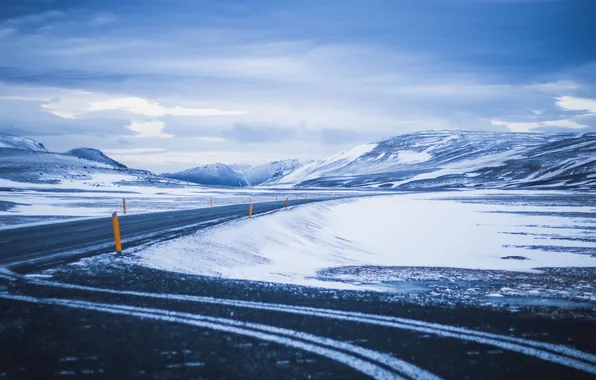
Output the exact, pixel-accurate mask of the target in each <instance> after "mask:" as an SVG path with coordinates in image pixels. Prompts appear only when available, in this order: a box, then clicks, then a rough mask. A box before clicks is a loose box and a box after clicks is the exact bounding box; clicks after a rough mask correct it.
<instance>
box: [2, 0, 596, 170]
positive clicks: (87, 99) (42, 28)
mask: <svg viewBox="0 0 596 380" xmlns="http://www.w3.org/2000/svg"><path fill="white" fill-rule="evenodd" d="M594 14H596V2H595V1H593V0H577V1H574V0H429V1H423V0H403V1H393V0H368V1H350V0H341V1H340V0H325V1H322V0H316V1H315V0H301V1H282V0H278V1H274V0H270V1H257V0H251V1H222V0H219V1H208V0H202V1H201V0H133V1H110V0H101V1H100V0H97V1H82V0H54V1H52V0H36V1H34V0H14V1H12V0H8V1H7V0H4V1H3V3H2V7H1V9H0V51H1V52H2V57H1V58H0V132H8V133H14V134H21V135H25V136H29V137H33V138H35V139H37V140H40V141H42V142H43V143H44V144H46V146H47V147H48V148H49V149H51V150H55V151H65V150H68V149H71V148H74V147H78V146H91V147H95V148H99V149H102V150H104V151H106V152H107V153H108V154H109V155H111V156H113V157H114V158H116V159H119V160H121V161H123V162H124V163H126V164H129V165H132V166H135V167H141V168H147V169H151V170H155V171H157V172H161V171H171V170H178V169H183V168H187V167H192V166H196V165H198V164H204V163H211V162H217V161H220V162H224V163H233V162H248V163H258V162H264V161H268V160H275V159H286V158H299V159H311V158H312V159H316V158H321V157H324V156H326V155H329V154H333V153H336V152H337V151H340V150H342V149H345V148H349V147H351V146H353V145H356V144H359V143H363V142H367V141H371V140H375V139H379V138H382V137H386V136H392V135H398V134H402V133H408V132H413V131H418V130H428V129H465V130H489V131H536V132H558V131H570V132H595V131H596V47H595V46H596V45H595V44H594V41H593V36H595V35H596V26H595V25H594V24H596V23H594V22H593V15H594Z"/></svg>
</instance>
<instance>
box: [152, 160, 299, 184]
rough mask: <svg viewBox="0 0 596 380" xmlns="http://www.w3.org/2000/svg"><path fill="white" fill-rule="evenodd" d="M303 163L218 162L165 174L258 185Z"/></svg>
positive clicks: (200, 181)
mask: <svg viewBox="0 0 596 380" xmlns="http://www.w3.org/2000/svg"><path fill="white" fill-rule="evenodd" d="M302 165H303V163H302V162H300V161H298V160H284V161H274V162H269V163H266V164H262V165H256V166H251V165H245V164H231V165H226V164H222V163H216V164H209V165H203V166H199V167H196V168H192V169H187V170H183V171H181V172H177V173H164V174H163V176H165V177H168V178H174V179H178V180H182V181H187V182H193V183H198V184H202V185H210V186H232V187H244V186H257V185H261V184H265V183H267V182H269V181H272V180H277V179H279V178H281V177H283V176H285V175H287V174H289V173H291V172H293V171H294V170H296V169H297V168H299V167H300V166H302Z"/></svg>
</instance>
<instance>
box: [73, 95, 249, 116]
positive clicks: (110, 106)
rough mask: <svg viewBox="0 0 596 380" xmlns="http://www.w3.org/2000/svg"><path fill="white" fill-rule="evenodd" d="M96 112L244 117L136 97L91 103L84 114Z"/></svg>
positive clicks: (234, 111)
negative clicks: (168, 105) (162, 103)
mask: <svg viewBox="0 0 596 380" xmlns="http://www.w3.org/2000/svg"><path fill="white" fill-rule="evenodd" d="M98 111H125V112H129V113H132V114H136V115H143V116H149V117H162V116H166V115H171V116H229V115H245V114H246V113H247V112H246V111H242V110H231V111H226V110H221V109H217V108H186V107H179V106H176V107H171V108H168V107H164V106H162V105H160V104H159V103H157V102H152V101H150V100H149V99H144V98H138V97H124V98H110V99H105V100H100V101H93V102H89V103H88V104H87V108H86V109H85V111H84V112H98Z"/></svg>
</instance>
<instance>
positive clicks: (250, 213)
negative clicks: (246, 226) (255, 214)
mask: <svg viewBox="0 0 596 380" xmlns="http://www.w3.org/2000/svg"><path fill="white" fill-rule="evenodd" d="M249 201H250V208H249V209H248V217H249V218H252V198H250V199H249Z"/></svg>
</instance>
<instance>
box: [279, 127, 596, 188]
mask: <svg viewBox="0 0 596 380" xmlns="http://www.w3.org/2000/svg"><path fill="white" fill-rule="evenodd" d="M272 184H275V185H278V186H286V187H302V188H304V187H374V188H403V189H409V188H417V189H418V188H439V187H548V188H594V187H596V134H593V133H592V134H543V133H497V132H468V131H425V132H418V133H412V134H406V135H402V136H396V137H391V138H386V139H383V140H380V141H377V142H373V143H369V144H364V145H360V146H357V147H354V148H352V149H349V150H347V151H345V152H342V153H339V154H336V155H334V156H331V157H329V158H326V159H324V160H320V161H316V162H312V163H310V164H308V165H305V166H303V167H301V168H299V169H298V170H295V171H294V172H292V173H290V174H289V175H286V176H284V177H283V178H280V179H279V180H277V181H275V182H274V183H272Z"/></svg>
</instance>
